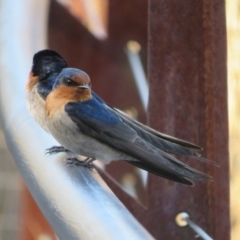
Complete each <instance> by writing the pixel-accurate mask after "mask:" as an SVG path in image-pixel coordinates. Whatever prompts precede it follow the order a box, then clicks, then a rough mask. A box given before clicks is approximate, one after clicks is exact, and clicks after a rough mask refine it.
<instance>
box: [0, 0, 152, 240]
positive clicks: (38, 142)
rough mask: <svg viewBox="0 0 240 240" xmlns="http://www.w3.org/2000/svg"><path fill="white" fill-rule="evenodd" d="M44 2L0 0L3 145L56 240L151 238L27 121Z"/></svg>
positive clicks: (92, 174) (93, 175) (98, 182)
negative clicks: (30, 79)
mask: <svg viewBox="0 0 240 240" xmlns="http://www.w3.org/2000/svg"><path fill="white" fill-rule="evenodd" d="M48 4H49V2H48V1H47V0H41V1H39V0H16V1H14V2H13V1H9V0H0V43H1V45H0V51H1V52H0V68H1V70H0V108H1V117H2V122H3V129H4V132H5V136H6V139H7V143H8V147H9V149H10V151H11V153H12V155H13V157H14V159H15V161H16V164H17V166H18V168H19V170H20V172H21V174H22V177H23V179H24V181H25V183H26V185H27V186H28V188H29V190H30V192H31V194H32V195H33V197H34V199H35V201H36V202H37V204H38V206H39V207H40V209H41V211H42V212H43V214H44V215H45V217H46V219H47V220H48V222H49V223H50V224H51V226H52V227H53V229H54V231H55V232H56V234H57V235H58V237H59V238H60V239H69V240H74V239H104V240H107V239H111V240H113V239H119V240H120V239H121V240H122V239H140V240H141V239H144V240H146V239H152V237H151V236H150V234H149V233H148V232H147V231H146V230H145V229H144V228H143V227H142V226H141V225H140V224H139V223H138V222H137V221H136V220H135V218H134V217H133V216H132V215H131V214H130V213H129V212H128V210H127V209H126V208H125V207H124V206H123V204H122V203H121V202H120V201H119V200H118V199H117V198H116V197H115V195H114V194H113V193H112V191H111V190H110V189H109V188H108V186H107V185H106V184H105V183H104V182H103V180H102V179H101V178H100V177H99V175H98V174H97V172H96V171H90V170H88V169H84V168H82V167H76V166H72V165H65V164H64V161H63V159H64V157H66V156H65V155H64V154H62V155H61V154H60V155H57V156H45V155H44V150H45V149H46V148H48V147H50V146H53V145H58V144H57V143H56V142H55V140H54V139H53V138H51V136H49V135H47V133H45V132H44V131H43V130H42V129H41V128H40V127H39V126H38V125H37V124H36V123H35V122H34V120H33V119H32V118H31V117H30V115H29V114H28V112H27V110H26V107H25V89H24V88H25V84H26V81H27V77H28V72H29V69H30V66H31V60H32V56H33V54H34V53H35V52H36V51H38V50H40V49H42V48H45V47H46V41H45V39H46V29H47V28H46V26H47V14H48V7H49V5H48Z"/></svg>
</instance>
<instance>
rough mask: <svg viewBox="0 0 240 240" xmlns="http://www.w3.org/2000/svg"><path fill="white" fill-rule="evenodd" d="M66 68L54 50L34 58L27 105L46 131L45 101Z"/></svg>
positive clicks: (27, 92)
mask: <svg viewBox="0 0 240 240" xmlns="http://www.w3.org/2000/svg"><path fill="white" fill-rule="evenodd" d="M66 67H67V64H66V62H65V60H64V59H63V58H62V57H61V56H60V55H59V54H58V53H57V52H55V51H53V50H43V51H39V52H38V53H36V54H35V55H34V57H33V65H32V69H31V71H30V74H29V78H28V82H27V85H26V104H27V108H28V110H29V112H30V113H31V115H32V116H33V118H34V119H35V120H36V122H38V124H39V125H40V126H41V127H42V128H43V129H45V130H46V131H48V130H47V126H46V120H47V118H46V114H45V108H44V106H45V100H46V97H47V95H48V94H49V93H50V92H51V91H52V87H53V84H54V82H55V80H56V77H57V75H58V74H59V73H60V72H61V71H62V69H63V68H66Z"/></svg>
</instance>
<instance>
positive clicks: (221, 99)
mask: <svg viewBox="0 0 240 240" xmlns="http://www.w3.org/2000/svg"><path fill="white" fill-rule="evenodd" d="M149 3H150V5H149V59H148V60H149V61H148V70H149V80H150V100H149V116H148V120H149V123H150V125H151V126H152V127H154V128H156V129H158V130H160V131H162V132H165V133H168V134H171V135H173V136H176V137H179V138H183V139H186V140H188V141H192V142H194V143H197V144H199V145H200V146H202V147H204V151H203V153H202V155H203V157H206V158H208V159H211V160H214V161H216V162H217V163H218V164H219V165H220V168H216V167H214V166H212V165H208V164H203V163H200V162H198V161H197V160H194V159H188V160H186V163H188V164H189V165H191V166H193V167H194V168H197V169H199V170H201V171H203V172H205V173H208V174H209V175H211V176H213V177H214V181H209V182H202V183H201V182H200V183H199V182H197V183H196V184H195V186H194V187H192V188H191V187H186V186H182V185H179V184H177V183H173V182H170V181H167V180H163V179H161V178H158V177H155V176H152V175H151V176H150V179H149V185H148V187H149V189H148V190H149V193H150V196H149V207H150V209H149V211H148V213H147V215H148V219H151V221H150V220H149V221H148V222H146V225H147V227H148V229H149V230H150V232H151V233H152V234H153V236H155V237H156V238H157V237H158V236H159V233H160V232H161V238H162V239H164V238H165V239H194V235H195V234H194V233H193V232H192V230H190V229H186V228H180V227H178V226H177V225H176V224H175V216H176V214H177V213H179V212H181V211H185V212H187V213H188V214H189V215H190V217H191V219H193V221H195V222H196V223H197V224H198V225H199V226H200V227H202V228H203V229H204V230H205V231H206V232H207V233H208V234H209V235H210V236H211V237H213V239H229V238H230V236H229V234H230V223H229V222H230V221H229V166H228V164H229V163H228V120H227V91H226V88H227V86H226V26H225V6H224V1H220V0H203V1H192V0H185V1H177V0H171V1H165V0H150V1H149ZM182 160H184V159H182ZM154 209H157V211H156V210H155V211H153V210H154ZM159 209H161V211H160V210H159ZM153 220H154V221H153Z"/></svg>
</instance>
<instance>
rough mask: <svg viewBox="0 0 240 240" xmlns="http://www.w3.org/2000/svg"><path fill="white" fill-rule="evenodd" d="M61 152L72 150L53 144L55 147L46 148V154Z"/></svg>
mask: <svg viewBox="0 0 240 240" xmlns="http://www.w3.org/2000/svg"><path fill="white" fill-rule="evenodd" d="M60 152H70V151H69V150H68V149H66V148H64V147H62V146H53V147H51V148H47V149H46V150H45V154H46V155H47V154H49V155H52V154H56V153H60Z"/></svg>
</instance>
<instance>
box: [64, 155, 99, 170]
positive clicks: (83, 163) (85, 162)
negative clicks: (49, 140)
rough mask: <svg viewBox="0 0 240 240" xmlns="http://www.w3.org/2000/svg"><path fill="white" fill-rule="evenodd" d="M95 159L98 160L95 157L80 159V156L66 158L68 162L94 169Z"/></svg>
mask: <svg viewBox="0 0 240 240" xmlns="http://www.w3.org/2000/svg"><path fill="white" fill-rule="evenodd" d="M94 160H96V159H95V158H90V157H88V158H86V159H84V160H79V159H78V158H67V159H66V164H74V165H76V166H81V167H86V168H90V169H93V168H94V164H93V163H92V162H93V161H94Z"/></svg>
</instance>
